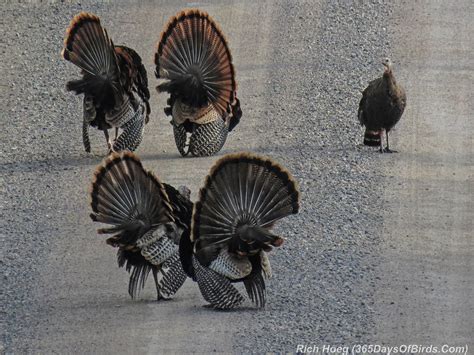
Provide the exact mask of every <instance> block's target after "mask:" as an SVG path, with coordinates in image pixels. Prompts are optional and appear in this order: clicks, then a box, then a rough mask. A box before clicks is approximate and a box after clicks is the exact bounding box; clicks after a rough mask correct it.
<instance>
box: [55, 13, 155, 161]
mask: <svg viewBox="0 0 474 355" xmlns="http://www.w3.org/2000/svg"><path fill="white" fill-rule="evenodd" d="M62 56H63V57H64V59H66V60H68V61H70V62H71V63H73V64H75V65H77V66H78V67H79V68H81V69H82V79H79V80H72V81H69V82H68V83H67V85H66V88H67V90H68V91H74V92H75V93H76V94H77V95H79V94H84V104H83V110H84V118H83V125H82V139H83V143H84V148H85V150H86V152H90V150H91V146H90V141H89V126H92V127H97V128H98V129H99V130H102V131H103V132H104V135H105V139H106V140H107V146H108V148H109V151H120V150H130V151H133V150H135V149H136V148H137V147H138V145H139V144H140V142H141V140H142V137H143V131H144V126H145V123H147V122H148V119H149V115H150V105H149V103H148V100H149V99H150V92H149V91H148V79H147V73H146V69H145V67H144V66H143V64H142V60H141V58H140V56H139V55H138V54H137V53H136V52H135V51H134V50H133V49H131V48H128V47H125V46H115V45H114V44H113V42H112V40H111V39H110V38H109V36H108V34H107V31H106V30H105V28H103V27H102V26H101V24H100V19H99V18H98V17H97V16H95V15H93V14H90V13H87V12H81V13H80V14H78V15H76V16H75V17H74V18H73V19H72V21H71V24H70V25H69V28H68V29H67V31H66V37H65V39H64V49H63V51H62ZM111 128H115V139H114V141H113V142H111V140H110V138H109V133H108V130H109V129H111ZM119 128H121V129H122V130H123V132H122V133H121V134H120V135H118V133H119Z"/></svg>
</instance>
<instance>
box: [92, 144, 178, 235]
mask: <svg viewBox="0 0 474 355" xmlns="http://www.w3.org/2000/svg"><path fill="white" fill-rule="evenodd" d="M90 196H91V207H92V213H91V215H90V216H91V218H92V220H93V221H97V222H102V223H105V224H109V225H112V226H113V227H114V228H112V229H110V230H105V232H110V233H113V232H118V233H119V234H118V235H120V236H121V237H123V238H125V237H126V238H127V239H129V240H128V241H127V242H129V243H134V242H135V241H136V240H137V239H138V238H140V237H141V236H142V235H143V234H144V233H145V232H147V231H149V230H150V229H151V228H152V227H153V226H156V225H159V224H165V223H168V222H172V221H173V220H174V219H173V217H172V213H171V210H172V208H171V206H170V204H169V201H168V196H167V195H166V192H165V189H164V187H163V185H162V184H161V182H160V181H159V180H158V179H157V178H156V177H155V176H154V175H153V174H152V173H151V172H147V171H145V169H144V168H143V166H142V164H141V162H140V160H139V159H138V158H137V157H136V156H135V155H134V154H132V153H129V152H122V153H113V154H111V155H110V156H109V157H107V158H106V159H105V160H104V162H103V163H102V164H101V165H100V166H99V167H98V168H97V169H96V172H95V174H94V179H93V182H92V188H91V193H90Z"/></svg>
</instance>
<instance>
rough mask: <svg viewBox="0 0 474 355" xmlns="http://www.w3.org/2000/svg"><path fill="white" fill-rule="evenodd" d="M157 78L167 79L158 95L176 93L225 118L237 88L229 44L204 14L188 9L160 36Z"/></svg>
mask: <svg viewBox="0 0 474 355" xmlns="http://www.w3.org/2000/svg"><path fill="white" fill-rule="evenodd" d="M155 65H156V72H155V74H156V77H157V78H163V79H167V80H168V81H167V82H165V83H162V84H161V85H159V86H158V87H157V89H158V91H159V92H162V91H166V92H169V93H171V94H176V95H177V96H178V97H180V98H181V99H183V100H186V104H187V105H190V106H193V107H202V106H205V105H206V104H207V103H209V102H211V103H212V104H213V106H214V107H215V108H216V110H217V111H218V112H219V114H220V115H221V116H222V117H224V116H225V115H226V114H227V113H229V112H230V110H231V107H230V105H231V104H232V103H233V102H234V97H235V91H236V89H237V85H236V81H235V70H234V66H233V64H232V55H231V53H230V50H229V47H228V44H227V41H226V39H225V37H224V35H223V33H222V31H221V29H220V28H219V26H218V25H217V23H215V22H214V20H213V19H212V18H211V17H210V16H209V15H208V14H207V13H206V12H204V11H200V10H197V9H192V10H186V11H182V12H180V13H178V14H177V15H176V16H174V17H172V18H171V19H170V20H169V22H168V24H167V26H166V28H165V30H164V31H163V32H162V34H161V38H160V41H159V43H158V49H157V52H156V54H155Z"/></svg>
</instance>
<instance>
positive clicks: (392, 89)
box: [383, 68, 400, 97]
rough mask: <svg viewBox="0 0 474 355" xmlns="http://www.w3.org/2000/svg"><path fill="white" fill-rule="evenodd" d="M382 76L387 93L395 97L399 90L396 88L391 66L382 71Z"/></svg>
mask: <svg viewBox="0 0 474 355" xmlns="http://www.w3.org/2000/svg"><path fill="white" fill-rule="evenodd" d="M383 78H384V80H385V82H386V83H387V89H388V94H389V95H390V96H391V97H397V96H398V95H399V93H400V90H399V89H398V85H397V80H396V79H395V76H394V75H393V72H392V69H391V68H390V69H387V70H386V71H384V73H383Z"/></svg>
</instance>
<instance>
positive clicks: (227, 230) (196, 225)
mask: <svg viewBox="0 0 474 355" xmlns="http://www.w3.org/2000/svg"><path fill="white" fill-rule="evenodd" d="M298 210H299V191H298V188H297V186H296V183H295V181H294V179H293V178H292V176H291V175H290V173H289V172H287V171H286V170H285V169H284V168H282V167H281V166H279V165H278V164H277V163H275V162H273V161H272V160H270V159H267V158H262V157H259V156H257V155H253V154H248V153H240V154H230V155H227V156H225V157H224V158H222V159H221V160H219V161H218V162H217V163H216V164H215V165H214V167H213V168H212V169H211V172H210V174H209V175H208V177H207V179H206V183H205V186H204V188H203V189H201V192H200V199H199V201H198V202H197V203H196V204H195V208H194V213H193V221H192V228H191V229H192V239H193V241H198V244H197V247H198V248H199V249H205V248H206V247H207V246H209V245H213V244H219V245H222V244H227V245H229V246H232V248H231V249H234V248H235V250H232V251H234V252H237V253H239V252H242V253H244V254H245V253H248V252H251V253H253V252H254V251H257V250H258V249H262V248H264V249H266V248H267V247H266V246H268V248H269V249H271V247H270V245H273V246H279V245H281V243H282V242H283V239H282V238H280V237H278V236H275V235H273V234H271V233H270V232H269V231H268V230H269V229H270V228H271V227H272V225H273V224H274V223H275V222H276V221H277V220H279V219H281V218H283V217H285V216H288V215H290V214H293V213H297V212H298ZM204 259H205V258H204ZM200 261H201V262H204V264H206V262H205V261H204V260H203V259H201V260H200Z"/></svg>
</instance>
